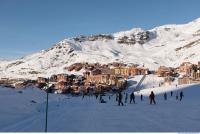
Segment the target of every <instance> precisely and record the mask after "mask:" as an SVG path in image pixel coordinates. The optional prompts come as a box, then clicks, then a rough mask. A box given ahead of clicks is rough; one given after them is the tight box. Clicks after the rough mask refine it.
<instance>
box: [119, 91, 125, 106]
mask: <svg viewBox="0 0 200 134" xmlns="http://www.w3.org/2000/svg"><path fill="white" fill-rule="evenodd" d="M122 98H123V96H122V93H121V92H119V96H118V106H120V104H121V105H122V106H123V105H124V103H123V102H122Z"/></svg>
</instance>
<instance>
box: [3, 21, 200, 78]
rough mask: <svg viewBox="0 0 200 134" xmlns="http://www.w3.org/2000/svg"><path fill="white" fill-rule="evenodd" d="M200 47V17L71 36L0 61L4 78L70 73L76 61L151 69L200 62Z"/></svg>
mask: <svg viewBox="0 0 200 134" xmlns="http://www.w3.org/2000/svg"><path fill="white" fill-rule="evenodd" d="M27 45H28V44H27ZM199 50H200V18H199V19H196V20H194V21H192V22H190V23H187V24H180V25H175V24H174V25H164V26H160V27H156V28H154V29H151V30H147V31H145V30H143V29H141V28H134V29H131V30H129V31H123V32H118V33H114V34H110V35H105V34H101V35H93V36H79V37H75V38H67V39H64V40H62V41H60V42H59V43H57V44H56V45H54V46H53V47H52V48H50V49H48V50H43V51H41V52H38V53H35V54H32V55H28V56H26V57H23V58H21V59H18V60H14V61H7V62H6V61H0V77H9V78H10V77H12V78H32V79H35V78H36V77H38V76H46V77H48V76H49V75H51V74H56V73H62V72H65V73H68V72H67V71H66V70H65V69H64V68H65V67H67V66H69V65H71V64H73V63H76V62H89V63H95V62H99V63H110V62H114V61H115V62H116V61H117V62H124V63H135V64H139V65H143V64H144V65H145V66H146V67H148V68H150V69H155V68H157V67H158V66H160V65H166V66H172V67H175V66H178V65H179V64H180V63H182V62H184V61H190V62H193V63H196V62H197V61H200V51H199ZM72 73H73V72H72ZM79 73H81V72H79Z"/></svg>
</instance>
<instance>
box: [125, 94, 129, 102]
mask: <svg viewBox="0 0 200 134" xmlns="http://www.w3.org/2000/svg"><path fill="white" fill-rule="evenodd" d="M127 100H128V93H126V97H125V103H127Z"/></svg>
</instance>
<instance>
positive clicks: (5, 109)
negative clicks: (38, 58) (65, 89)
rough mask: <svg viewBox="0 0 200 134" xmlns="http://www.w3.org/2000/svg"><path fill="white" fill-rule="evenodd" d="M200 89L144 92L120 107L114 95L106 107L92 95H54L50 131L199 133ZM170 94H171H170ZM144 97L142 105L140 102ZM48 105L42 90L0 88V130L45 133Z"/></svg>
mask: <svg viewBox="0 0 200 134" xmlns="http://www.w3.org/2000/svg"><path fill="white" fill-rule="evenodd" d="M199 87H200V85H182V86H178V87H177V88H176V87H175V86H164V87H158V88H147V89H143V90H141V91H140V92H136V93H135V95H136V104H129V103H125V106H120V107H119V106H117V102H116V101H115V99H116V95H110V97H111V99H110V100H109V96H108V95H107V96H103V99H104V100H106V101H107V103H104V104H103V103H99V98H98V99H96V98H95V97H94V96H90V97H89V96H85V98H84V99H82V97H81V96H80V97H72V96H67V95H56V94H50V95H49V114H48V132H199V131H200V127H199V126H200V117H199V113H200V98H199V95H200V90H199ZM128 90H131V87H130V89H128ZM128 90H127V91H125V93H126V92H128ZM20 91H21V92H20ZM151 91H154V92H155V94H156V103H157V104H156V105H149V99H148V95H149V93H150V92H151ZM171 91H173V96H170V92H171ZM180 91H183V93H184V98H183V100H182V101H179V100H176V99H175V95H176V94H177V93H180ZM164 92H167V95H168V100H167V101H165V100H164V98H163V93H164ZM141 93H142V94H143V95H144V100H143V101H141V100H140V98H139V96H140V94H141ZM129 95H130V93H129ZM123 96H125V95H124V94H123ZM124 98H125V97H123V101H124ZM45 101H46V93H45V92H44V91H41V90H39V89H34V88H28V89H26V90H20V89H19V90H13V89H9V88H2V87H1V88H0V105H1V110H0V120H1V122H0V132H44V126H45V104H46V102H45ZM128 102H129V99H128Z"/></svg>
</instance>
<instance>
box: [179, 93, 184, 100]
mask: <svg viewBox="0 0 200 134" xmlns="http://www.w3.org/2000/svg"><path fill="white" fill-rule="evenodd" d="M183 97H184V95H183V91H181V92H180V101H181V100H182V98H183Z"/></svg>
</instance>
